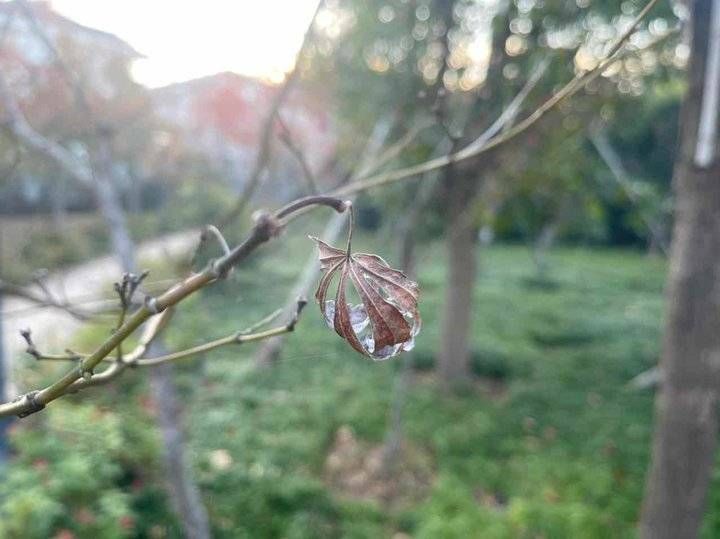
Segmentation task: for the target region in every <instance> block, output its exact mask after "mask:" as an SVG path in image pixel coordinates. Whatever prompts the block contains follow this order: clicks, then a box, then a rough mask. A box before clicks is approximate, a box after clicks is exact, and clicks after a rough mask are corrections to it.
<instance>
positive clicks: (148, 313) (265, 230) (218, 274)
mask: <svg viewBox="0 0 720 539" xmlns="http://www.w3.org/2000/svg"><path fill="white" fill-rule="evenodd" d="M309 206H327V207H330V208H333V209H334V210H335V211H338V212H343V211H345V210H346V209H347V205H346V203H345V202H344V201H342V200H339V199H336V198H332V197H327V196H316V197H306V198H304V199H300V200H298V201H295V202H293V203H290V204H288V205H287V206H285V207H283V208H281V209H280V210H278V211H277V212H276V213H274V214H270V213H267V212H258V214H257V215H256V218H255V226H254V227H253V229H252V230H251V231H250V233H249V235H248V237H247V238H246V239H245V241H244V242H242V243H241V244H240V245H238V246H237V247H235V248H234V249H232V250H231V251H230V252H229V253H227V254H225V255H224V256H222V257H220V258H218V259H215V260H213V261H211V262H210V263H209V264H208V266H207V267H206V268H205V270H203V271H202V272H200V273H194V274H192V275H190V276H189V277H187V278H186V279H185V280H183V281H181V282H180V283H178V284H176V285H175V286H173V287H171V288H170V289H168V290H167V291H166V292H164V293H163V294H161V295H160V296H158V297H149V296H148V297H146V300H145V304H144V305H143V306H142V307H140V308H139V309H137V310H136V311H135V312H134V313H132V314H131V315H130V316H129V317H127V318H126V320H125V321H124V323H123V324H122V325H121V326H120V327H119V328H118V329H117V330H116V331H115V332H114V333H113V334H112V335H110V337H108V338H107V339H106V340H105V341H104V342H103V343H102V344H101V345H100V346H99V347H98V348H96V349H95V351H93V352H92V353H91V354H89V355H88V356H86V357H84V358H83V359H82V360H81V361H80V362H79V364H78V366H77V367H76V368H74V369H72V370H70V371H68V372H67V373H66V374H65V375H64V376H62V377H61V378H60V379H59V380H57V381H55V382H54V383H52V384H51V385H49V386H47V387H45V388H44V389H41V390H39V391H31V392H29V393H26V394H25V395H22V396H20V397H18V398H17V399H16V400H14V401H13V402H9V403H5V404H0V417H4V416H9V415H18V416H20V417H24V416H26V415H29V414H32V413H34V412H37V411H40V410H42V409H43V408H44V407H45V406H46V405H47V404H48V403H50V402H52V401H54V400H56V399H58V398H60V397H62V396H63V395H64V394H66V393H67V392H68V391H75V390H76V389H79V388H82V387H84V385H85V384H90V385H96V384H97V383H99V381H101V380H105V379H107V378H112V377H114V376H116V374H115V373H116V371H117V370H121V369H122V368H123V365H126V364H127V361H123V362H122V363H121V362H119V361H117V362H115V363H113V365H112V366H110V367H108V369H106V370H105V371H103V372H102V373H100V374H97V375H94V374H93V370H94V369H95V368H96V367H97V366H98V365H99V364H100V363H101V362H102V361H103V360H104V359H105V358H106V357H107V356H108V355H109V354H110V353H111V352H112V351H113V350H115V349H116V348H117V347H118V345H120V344H121V343H122V342H123V341H125V340H126V339H127V338H128V337H129V336H130V335H131V334H133V333H134V332H135V331H136V330H137V329H138V328H139V327H140V326H141V325H142V324H144V323H145V322H146V321H147V320H148V319H150V318H152V317H153V315H155V314H160V313H163V312H164V311H168V310H169V309H170V308H171V307H174V306H175V305H177V304H178V303H180V302H182V301H183V300H185V299H186V298H187V297H188V296H190V295H192V294H194V293H196V292H197V291H198V290H200V289H201V288H204V287H205V286H207V285H209V284H211V283H214V282H216V281H218V280H219V279H221V278H222V277H223V276H224V275H227V272H228V271H229V270H230V269H231V268H232V267H234V266H236V265H237V264H239V263H241V262H243V261H244V260H245V259H246V258H247V257H248V256H250V254H252V253H253V252H254V251H255V250H256V249H257V248H258V247H260V246H261V245H263V244H264V243H266V242H268V241H269V240H271V239H272V238H275V237H277V236H278V235H279V234H280V233H281V231H282V229H283V228H284V226H285V225H284V222H283V219H287V218H289V217H291V216H292V214H293V213H294V212H297V211H299V210H302V209H304V208H306V207H309ZM166 316H169V315H166ZM163 320H164V318H163ZM294 326H295V323H294V322H292V323H291V324H290V325H288V326H286V327H285V330H284V331H292V329H294ZM279 329H280V328H277V329H276V330H270V331H275V332H274V333H272V334H270V335H268V336H273V335H277V334H279ZM257 338H259V337H254V339H257ZM147 344H149V342H148V343H145V346H147ZM131 359H134V357H131ZM126 360H127V358H126Z"/></svg>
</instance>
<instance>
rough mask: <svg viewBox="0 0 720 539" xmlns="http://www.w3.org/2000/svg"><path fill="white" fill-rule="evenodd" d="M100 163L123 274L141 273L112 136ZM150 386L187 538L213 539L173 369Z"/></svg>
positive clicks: (102, 196) (155, 376)
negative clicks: (117, 182)
mask: <svg viewBox="0 0 720 539" xmlns="http://www.w3.org/2000/svg"><path fill="white" fill-rule="evenodd" d="M97 158H98V159H97V161H96V162H95V166H94V167H93V172H94V179H95V181H94V182H93V186H94V188H95V196H96V199H97V203H98V208H99V210H100V213H101V215H102V216H103V218H104V219H105V222H106V224H107V227H108V231H109V233H110V241H111V244H112V249H113V253H114V255H115V257H116V258H117V259H118V261H119V263H120V265H121V267H122V269H123V271H125V272H134V273H137V261H136V258H135V243H134V242H133V239H132V237H131V236H130V231H129V230H128V226H127V220H126V218H125V213H124V212H123V209H122V205H121V203H120V197H119V196H118V194H117V191H116V190H115V188H114V185H113V183H112V179H113V177H112V173H111V170H110V167H111V164H112V152H111V145H110V139H109V136H107V137H105V136H103V134H100V135H99V148H98V154H97ZM153 346H154V348H151V350H150V352H151V353H153V350H154V353H155V354H156V355H160V353H159V352H158V349H159V348H162V340H161V339H158V340H156V341H155V343H153ZM150 382H151V384H152V386H153V389H154V391H153V392H154V394H155V396H156V398H157V410H158V417H157V421H158V427H159V428H160V431H161V433H162V440H163V460H164V466H165V480H166V482H167V484H168V487H169V489H170V498H171V499H172V500H173V505H174V507H175V511H176V513H177V516H178V518H179V519H180V521H181V523H182V526H183V529H184V530H185V536H186V537H188V538H190V539H205V538H209V537H210V528H209V524H208V518H207V513H206V511H205V507H204V506H203V505H202V500H201V499H200V496H199V494H198V488H197V486H196V485H195V482H194V481H193V478H192V476H191V474H190V471H189V469H188V467H187V466H186V464H185V462H184V444H185V441H184V438H183V433H182V425H181V423H180V417H179V416H180V413H179V399H178V397H177V390H176V388H175V385H174V384H173V380H172V368H170V366H169V365H167V366H165V368H164V367H163V366H160V367H158V368H153V369H151V371H150Z"/></svg>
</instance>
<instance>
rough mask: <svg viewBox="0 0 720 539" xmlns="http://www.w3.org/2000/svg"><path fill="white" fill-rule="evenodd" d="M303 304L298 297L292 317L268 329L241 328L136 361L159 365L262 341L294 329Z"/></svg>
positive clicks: (305, 302) (146, 364)
mask: <svg viewBox="0 0 720 539" xmlns="http://www.w3.org/2000/svg"><path fill="white" fill-rule="evenodd" d="M305 305H307V300H305V299H299V300H298V301H297V308H296V310H295V313H294V315H293V317H292V318H291V319H290V320H289V321H288V323H287V324H285V325H284V326H280V327H277V328H272V329H268V330H265V331H259V332H257V333H252V332H251V331H250V330H248V329H246V330H243V331H238V332H237V333H233V334H232V335H228V336H227V337H223V338H221V339H217V340H214V341H210V342H207V343H205V344H201V345H198V346H194V347H193V348H188V349H187V350H181V351H180V352H174V353H172V354H167V355H165V356H159V357H154V358H149V359H140V360H138V361H137V365H138V366H141V367H146V366H152V365H159V364H161V363H168V362H170V361H177V360H178V359H185V358H188V357H193V356H196V355H198V354H203V353H205V352H210V351H211V350H215V349H217V348H221V347H223V346H227V345H232V344H243V343H247V342H253V341H262V340H265V339H270V338H271V337H275V336H277V335H282V334H284V333H290V332H292V331H294V330H295V325H296V324H297V322H298V319H299V317H300V313H301V312H302V310H303V309H304V308H305ZM281 312H282V311H281ZM273 314H274V313H273Z"/></svg>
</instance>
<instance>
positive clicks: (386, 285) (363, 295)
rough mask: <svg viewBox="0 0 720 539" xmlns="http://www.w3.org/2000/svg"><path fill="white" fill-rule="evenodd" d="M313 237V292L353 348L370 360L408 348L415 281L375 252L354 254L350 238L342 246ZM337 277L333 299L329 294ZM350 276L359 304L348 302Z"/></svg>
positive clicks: (413, 327) (415, 322) (416, 322)
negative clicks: (316, 266)
mask: <svg viewBox="0 0 720 539" xmlns="http://www.w3.org/2000/svg"><path fill="white" fill-rule="evenodd" d="M351 226H352V225H351ZM312 239H313V240H314V241H315V242H316V243H317V246H318V250H319V258H320V269H321V271H322V273H323V275H322V277H321V279H320V283H319V284H318V289H317V292H316V293H315V298H316V299H317V301H318V303H319V305H320V310H321V312H322V313H323V316H324V317H325V320H326V322H327V323H328V325H329V326H330V327H332V328H333V329H335V332H336V333H337V334H338V335H340V336H341V337H342V338H343V339H345V340H346V341H347V342H348V343H349V344H350V346H352V347H353V348H354V349H355V350H357V351H358V352H360V353H361V354H364V355H366V356H368V357H371V358H373V359H374V360H382V359H388V358H391V357H393V356H395V355H397V354H399V353H400V352H402V351H406V350H411V349H412V347H413V346H414V342H415V336H416V335H417V334H418V332H419V331H420V313H419V312H418V308H417V302H418V296H419V290H418V285H417V283H415V282H414V281H412V280H410V279H408V277H407V276H406V275H405V274H404V273H403V272H401V271H399V270H396V269H393V268H391V267H390V266H389V265H388V263H387V262H385V261H384V260H383V259H382V258H380V257H379V256H377V255H373V254H365V253H356V254H352V253H351V252H350V241H349V240H348V248H347V250H342V249H337V248H336V247H332V246H330V245H328V244H327V243H325V242H323V241H321V240H319V239H318V238H312ZM335 277H338V284H337V291H336V293H335V299H334V300H328V299H326V296H327V293H328V289H329V287H330V284H331V282H332V281H333V280H334V278H335ZM348 281H349V282H350V283H352V285H353V287H354V288H355V290H356V291H357V293H358V295H359V297H360V303H359V304H357V305H351V304H350V303H348V300H347V285H348ZM338 306H339V307H338Z"/></svg>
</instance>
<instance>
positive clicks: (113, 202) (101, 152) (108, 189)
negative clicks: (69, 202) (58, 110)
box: [92, 133, 137, 272]
mask: <svg viewBox="0 0 720 539" xmlns="http://www.w3.org/2000/svg"><path fill="white" fill-rule="evenodd" d="M98 143H99V144H98V156H97V157H98V158H97V160H96V162H95V164H94V166H93V176H94V180H95V181H93V184H92V185H93V188H94V190H95V199H96V202H97V205H98V209H99V210H100V214H101V215H102V217H103V219H104V220H105V223H106V224H107V228H108V233H109V234H110V244H111V246H112V251H113V254H114V255H115V257H116V258H117V259H118V262H120V265H121V267H122V269H123V271H126V272H137V260H136V259H135V242H133V239H132V237H131V236H130V231H129V229H128V225H127V219H126V217H125V212H124V211H123V208H122V204H121V203H120V196H119V195H118V193H117V191H116V190H115V186H114V185H113V176H112V172H111V170H110V168H111V166H112V150H111V144H110V140H109V135H105V134H102V133H101V134H99V136H98Z"/></svg>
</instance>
